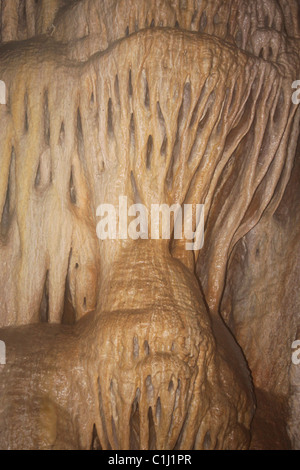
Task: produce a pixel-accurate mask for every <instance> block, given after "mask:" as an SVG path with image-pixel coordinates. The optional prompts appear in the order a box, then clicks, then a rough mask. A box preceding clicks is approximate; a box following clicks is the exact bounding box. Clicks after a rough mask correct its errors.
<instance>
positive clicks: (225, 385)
mask: <svg viewBox="0 0 300 470" xmlns="http://www.w3.org/2000/svg"><path fill="white" fill-rule="evenodd" d="M299 9H300V8H299V6H298V4H297V2H296V1H291V2H289V3H287V2H285V1H283V0H282V1H275V0H272V1H271V0H263V1H256V0H255V1H254V0H253V1H250V2H244V1H242V0H231V1H226V2H223V1H220V0H219V1H210V0H208V1H200V0H198V1H192V0H185V1H183V0H181V1H179V0H177V1H176V0H161V1H155V0H148V1H146V0H143V1H142V0H132V1H131V0H130V1H129V0H127V1H122V0H97V1H96V0H81V1H63V0H61V1H59V0H56V1H40V2H35V1H31V0H26V1H25V0H23V1H22V0H21V1H15V0H13V1H12V0H10V1H5V0H2V2H1V22H2V23H1V24H2V26H1V37H2V44H1V46H0V79H1V80H2V81H3V82H4V83H5V85H6V104H4V105H0V123H1V127H0V141H1V148H0V165H1V172H0V214H1V217H0V220H1V222H0V230H1V239H0V263H1V270H0V295H1V301H0V327H1V330H0V340H3V341H5V344H6V348H7V364H6V365H5V366H0V447H1V448H43V449H55V448H60V449H61V448H62V449H81V448H83V449H89V448H91V446H92V447H98V448H101V449H148V448H151V449H156V448H157V449H174V448H176V449H193V448H194V449H214V448H216V449H244V448H247V447H248V446H249V445H250V439H251V432H250V425H251V421H252V418H253V415H254V408H255V406H254V403H255V399H254V394H253V390H252V380H251V377H250V371H249V368H248V365H247V361H246V359H247V360H249V359H248V358H247V356H246V358H245V357H244V355H243V352H242V351H241V349H240V347H239V346H238V344H237V342H236V339H235V338H234V337H233V335H232V334H231V332H230V331H229V329H228V328H227V326H225V323H224V321H223V320H225V321H227V320H228V318H223V319H222V317H221V315H220V304H221V300H222V295H223V292H224V288H225V287H226V285H227V286H228V284H226V274H227V272H228V270H227V268H228V263H229V260H230V257H231V254H232V252H233V249H234V247H235V246H236V245H237V243H238V242H239V241H240V240H241V239H243V237H244V236H245V235H246V234H247V233H249V232H250V231H251V230H252V229H253V228H254V227H255V226H256V225H257V223H258V222H259V221H260V219H261V218H262V216H265V215H266V214H267V215H269V216H270V217H272V216H273V214H274V213H275V211H276V209H277V208H278V206H279V204H280V201H281V199H282V196H283V194H284V192H285V189H286V186H287V184H288V181H289V180H290V176H291V172H292V169H293V165H294V160H295V153H296V146H297V140H298V134H299V119H300V112H299V107H298V106H297V105H295V104H294V103H293V102H292V92H293V90H292V84H293V82H294V81H295V80H297V78H300V77H299V75H300V62H299V41H300V39H299V38H300V27H299ZM120 196H126V197H127V199H128V203H129V204H134V203H142V204H144V205H145V206H146V207H147V208H148V209H149V212H150V207H151V204H168V205H172V204H180V205H181V206H183V205H184V204H204V208H205V244H204V247H203V248H202V250H200V251H198V252H195V253H193V252H190V251H187V250H186V249H185V243H183V242H184V241H183V242H182V240H181V241H179V240H174V239H173V240H162V239H161V240H150V239H149V240H141V239H140V240H136V241H134V240H129V239H128V240H105V241H100V240H98V238H97V234H96V225H97V221H98V220H97V217H96V212H97V207H98V206H99V205H100V204H103V203H109V204H113V205H115V206H117V205H118V201H119V197H120ZM194 228H195V227H194ZM150 230H151V224H150V221H149V238H150ZM239 318H241V319H242V318H243V315H242V313H241V316H240V317H239ZM240 321H242V320H240Z"/></svg>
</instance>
